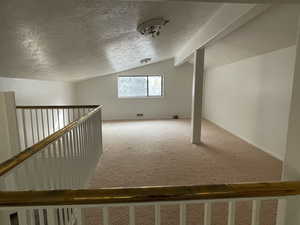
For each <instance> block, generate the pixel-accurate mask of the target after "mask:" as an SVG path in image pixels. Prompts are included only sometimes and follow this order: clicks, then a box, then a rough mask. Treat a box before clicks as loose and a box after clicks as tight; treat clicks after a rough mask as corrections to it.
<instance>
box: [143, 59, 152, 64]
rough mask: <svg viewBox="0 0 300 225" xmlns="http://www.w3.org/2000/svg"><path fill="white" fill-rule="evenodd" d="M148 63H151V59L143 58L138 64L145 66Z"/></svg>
mask: <svg viewBox="0 0 300 225" xmlns="http://www.w3.org/2000/svg"><path fill="white" fill-rule="evenodd" d="M150 61H151V58H144V59H141V61H140V63H141V64H146V63H148V62H150Z"/></svg>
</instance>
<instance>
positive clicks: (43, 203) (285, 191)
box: [0, 181, 300, 225]
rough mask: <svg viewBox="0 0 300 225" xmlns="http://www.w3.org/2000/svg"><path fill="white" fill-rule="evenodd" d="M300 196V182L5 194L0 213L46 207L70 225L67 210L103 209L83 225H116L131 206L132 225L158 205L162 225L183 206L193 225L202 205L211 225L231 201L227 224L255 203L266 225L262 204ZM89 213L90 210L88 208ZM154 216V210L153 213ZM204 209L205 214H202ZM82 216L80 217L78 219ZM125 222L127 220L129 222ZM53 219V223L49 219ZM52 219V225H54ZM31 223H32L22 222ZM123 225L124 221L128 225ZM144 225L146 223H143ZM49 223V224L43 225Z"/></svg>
mask: <svg viewBox="0 0 300 225" xmlns="http://www.w3.org/2000/svg"><path fill="white" fill-rule="evenodd" d="M299 194H300V182H299V181H295V182H269V183H243V184H221V185H200V186H165V187H164V186H161V187H137V188H107V189H95V190H87V189H86V190H57V191H34V192H0V211H10V210H16V209H18V212H19V213H20V212H22V211H27V210H35V211H36V212H40V211H41V209H47V211H49V210H51V209H52V208H59V209H60V210H61V211H59V212H58V213H57V214H58V215H59V216H58V217H57V218H59V220H58V221H59V222H58V223H56V224H59V225H67V224H68V223H67V222H66V220H64V219H62V218H64V217H63V215H64V213H65V212H66V210H67V209H70V208H71V209H72V208H73V210H77V211H78V212H80V218H84V210H89V209H91V208H93V209H95V208H98V210H97V212H96V214H97V215H98V218H97V220H96V221H93V223H89V222H88V221H85V222H82V221H81V222H80V223H77V224H85V225H110V224H112V218H113V217H114V216H118V215H117V214H113V213H112V212H114V211H113V208H114V207H118V208H119V207H125V208H127V210H128V217H129V219H128V221H129V223H128V224H129V225H139V224H137V223H136V208H138V207H140V206H152V207H153V209H154V212H155V215H154V217H155V218H154V224H155V225H161V208H162V207H164V206H166V205H177V206H178V207H179V217H178V219H179V224H180V225H188V224H189V225H192V224H190V223H188V221H187V214H188V206H189V205H192V204H202V205H203V206H204V207H203V208H204V213H203V214H204V218H203V221H198V222H199V223H200V224H204V225H211V224H212V219H213V216H214V215H213V213H212V208H213V205H214V204H216V203H226V204H227V207H228V215H227V224H228V225H233V224H235V221H236V213H235V212H236V207H237V204H238V203H239V202H240V201H249V202H251V205H252V207H251V214H252V216H251V222H250V223H249V224H251V225H264V224H262V223H261V221H262V219H263V216H267V215H263V214H261V204H262V203H263V202H264V201H268V200H278V199H287V198H295V197H296V195H299ZM82 209H84V210H82ZM150 213H151V212H150ZM200 213H201V211H199V214H200ZM77 218H78V217H77ZM123 219H124V218H123ZM49 221H50V220H49ZM49 221H48V222H47V223H48V224H51V223H49ZM19 224H20V225H25V224H26V223H19ZM122 224H123V223H122ZM140 224H142V223H140ZM43 225H44V224H43Z"/></svg>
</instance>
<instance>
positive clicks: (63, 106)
mask: <svg viewBox="0 0 300 225" xmlns="http://www.w3.org/2000/svg"><path fill="white" fill-rule="evenodd" d="M98 106H99V105H18V106H16V108H17V109H74V108H97V107H98Z"/></svg>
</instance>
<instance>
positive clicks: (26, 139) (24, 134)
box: [22, 109, 28, 148]
mask: <svg viewBox="0 0 300 225" xmlns="http://www.w3.org/2000/svg"><path fill="white" fill-rule="evenodd" d="M22 122H23V136H24V145H25V146H24V148H27V147H28V137H27V130H26V119H25V109H22Z"/></svg>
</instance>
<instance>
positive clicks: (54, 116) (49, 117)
mask: <svg viewBox="0 0 300 225" xmlns="http://www.w3.org/2000/svg"><path fill="white" fill-rule="evenodd" d="M96 107H98V106H97V105H60V106H59V105H54V106H53V105H52V106H51V105H43V106H17V107H16V109H17V119H18V127H19V136H20V145H21V149H25V148H27V147H29V146H31V145H33V144H35V143H37V142H38V141H40V140H42V139H44V138H45V137H47V136H49V135H50V134H53V133H54V132H55V131H58V130H59V129H61V128H63V127H64V126H66V125H67V124H69V123H70V122H72V121H74V120H75V119H78V118H80V117H81V116H83V115H84V114H86V113H87V112H89V111H91V110H93V109H94V108H96Z"/></svg>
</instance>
